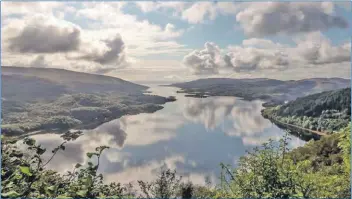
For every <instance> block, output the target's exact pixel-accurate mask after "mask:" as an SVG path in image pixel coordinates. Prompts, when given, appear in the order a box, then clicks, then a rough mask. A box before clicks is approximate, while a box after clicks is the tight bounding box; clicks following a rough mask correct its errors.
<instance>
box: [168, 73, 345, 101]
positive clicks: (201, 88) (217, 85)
mask: <svg viewBox="0 0 352 199" xmlns="http://www.w3.org/2000/svg"><path fill="white" fill-rule="evenodd" d="M170 86H174V87H178V88H181V89H182V91H180V92H183V93H189V94H195V93H197V94H198V95H210V96H236V97H243V98H245V99H247V100H252V99H263V100H266V101H267V102H268V103H270V102H274V103H273V104H282V103H283V102H285V101H291V100H294V99H296V98H298V97H302V96H306V95H309V94H313V93H318V92H323V91H328V90H332V89H340V88H346V87H349V86H350V80H348V79H342V78H312V79H303V80H290V81H281V80H274V79H266V78H257V79H229V78H209V79H199V80H195V81H190V82H184V83H176V84H171V85H170Z"/></svg>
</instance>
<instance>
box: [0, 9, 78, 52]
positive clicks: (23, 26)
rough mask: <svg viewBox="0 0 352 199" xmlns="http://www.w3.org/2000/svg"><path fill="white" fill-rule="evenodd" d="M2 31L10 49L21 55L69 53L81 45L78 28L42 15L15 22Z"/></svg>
mask: <svg viewBox="0 0 352 199" xmlns="http://www.w3.org/2000/svg"><path fill="white" fill-rule="evenodd" d="M2 31H3V35H4V38H5V45H6V44H7V47H8V49H9V50H11V51H14V52H19V53H57V52H69V51H74V50H77V49H78V48H79V45H80V34H81V30H80V28H79V27H78V26H76V25H74V24H72V23H69V22H67V21H63V20H59V19H57V18H54V17H50V16H45V15H42V14H37V15H34V16H32V17H29V18H28V19H26V20H23V21H19V20H15V21H13V23H9V24H8V25H7V26H6V27H5V28H4V29H3V30H2Z"/></svg>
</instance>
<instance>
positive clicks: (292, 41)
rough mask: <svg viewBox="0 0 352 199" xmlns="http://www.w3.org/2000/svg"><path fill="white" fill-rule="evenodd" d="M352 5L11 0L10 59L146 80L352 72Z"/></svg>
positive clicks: (4, 25) (5, 28)
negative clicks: (351, 57)
mask: <svg viewBox="0 0 352 199" xmlns="http://www.w3.org/2000/svg"><path fill="white" fill-rule="evenodd" d="M350 10H351V5H350V3H349V2H221V1H218V2H211V1H208V2H206V1H203V2H182V1H179V2H177V1H175V2H172V1H168V2H162V1H154V2H152V1H150V2H145V1H143V2H134V1H126V2H123V1H119V2H39V1H37V2H1V34H2V35H1V56H2V57H1V58H2V60H1V61H2V66H22V67H42V68H62V69H67V70H73V71H80V72H87V73H96V74H103V75H109V76H114V77H119V78H122V79H125V80H129V81H133V82H137V83H154V82H155V83H171V82H180V81H190V80H194V79H199V78H211V77H226V78H257V77H264V78H275V79H283V80H287V79H303V78H311V77H342V78H350V74H351V73H350V71H351V69H350V67H351V64H350V62H351V59H350V55H351V41H350V37H349V35H350V33H351V29H350V27H351V22H352V20H351V19H352V17H351V16H350V15H351V12H350Z"/></svg>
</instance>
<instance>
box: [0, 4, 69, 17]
mask: <svg viewBox="0 0 352 199" xmlns="http://www.w3.org/2000/svg"><path fill="white" fill-rule="evenodd" d="M63 6H64V4H63V3H59V2H1V16H2V17H5V16H9V15H14V14H16V15H18V14H19V15H32V14H35V13H41V14H52V12H53V10H54V9H57V8H60V7H63Z"/></svg>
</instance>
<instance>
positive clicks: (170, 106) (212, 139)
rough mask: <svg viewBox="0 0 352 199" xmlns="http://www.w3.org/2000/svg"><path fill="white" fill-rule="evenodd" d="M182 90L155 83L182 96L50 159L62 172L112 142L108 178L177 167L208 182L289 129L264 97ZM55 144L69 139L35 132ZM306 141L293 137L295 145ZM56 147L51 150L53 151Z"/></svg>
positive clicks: (106, 157)
mask: <svg viewBox="0 0 352 199" xmlns="http://www.w3.org/2000/svg"><path fill="white" fill-rule="evenodd" d="M177 90H178V89H176V88H171V87H158V86H152V87H151V88H150V91H152V92H153V94H156V95H161V96H170V95H173V96H176V98H177V101H175V102H169V103H167V104H165V105H164V109H162V110H159V111H157V112H155V113H148V114H139V115H133V116H124V117H122V118H120V119H116V120H113V121H110V122H108V123H105V124H103V125H101V126H99V127H97V128H96V129H93V130H86V131H84V135H82V136H81V137H79V138H78V139H77V140H75V141H71V142H68V143H67V144H66V150H65V151H60V152H59V153H58V154H57V156H56V157H55V158H54V159H53V161H52V162H51V163H50V165H49V168H51V169H55V170H57V171H60V172H64V171H67V170H72V168H73V167H74V165H75V164H76V163H81V164H84V163H85V162H86V161H87V160H88V159H87V156H86V153H87V152H91V151H94V150H95V148H96V147H98V146H101V145H106V146H109V147H111V148H110V149H109V150H107V151H105V152H104V153H103V155H102V157H101V163H100V165H101V166H100V168H99V172H101V173H103V174H104V176H105V180H106V181H108V182H109V181H118V182H122V183H128V182H133V181H136V180H139V179H141V180H152V179H154V177H155V173H156V172H158V170H159V169H160V167H162V166H167V167H169V168H172V169H176V170H177V173H179V174H180V175H182V176H183V178H184V179H186V180H187V179H190V180H192V181H193V182H194V183H197V184H204V183H205V178H208V179H210V180H211V181H212V182H216V181H217V178H218V176H219V174H220V166H219V164H220V163H221V162H223V163H226V164H232V165H234V166H235V165H236V161H238V159H239V157H240V156H242V155H244V154H245V151H246V150H250V149H252V148H254V147H255V146H259V145H261V144H262V143H264V142H266V141H267V140H268V139H269V138H272V139H273V140H279V139H280V138H282V136H283V135H284V134H285V132H284V131H283V130H281V129H279V128H278V127H276V126H275V125H274V124H272V123H271V122H270V121H269V120H266V119H264V118H263V117H262V116H261V114H260V110H261V109H262V106H261V103H262V102H261V101H251V102H250V101H244V100H241V99H239V98H236V97H209V98H188V97H184V94H178V93H176V91H177ZM32 137H33V138H35V139H36V140H37V141H38V142H39V143H40V144H42V145H43V146H44V147H46V148H47V149H48V150H47V151H48V152H47V153H46V154H45V156H47V158H48V157H49V156H50V155H51V149H53V148H54V147H56V146H58V145H59V144H60V143H62V142H63V140H62V138H61V137H60V135H57V134H42V135H33V136H32ZM303 143H304V142H303V141H301V140H299V139H298V138H296V137H294V136H292V139H291V140H290V142H289V145H290V147H297V146H300V145H302V144H303ZM49 149H50V150H49Z"/></svg>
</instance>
